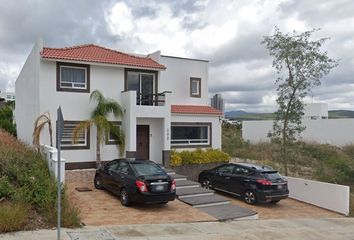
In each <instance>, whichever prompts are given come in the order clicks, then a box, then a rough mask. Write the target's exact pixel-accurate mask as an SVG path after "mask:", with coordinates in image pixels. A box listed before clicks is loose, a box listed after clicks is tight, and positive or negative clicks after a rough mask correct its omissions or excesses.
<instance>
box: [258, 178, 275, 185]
mask: <svg viewBox="0 0 354 240" xmlns="http://www.w3.org/2000/svg"><path fill="white" fill-rule="evenodd" d="M257 182H258V183H260V184H262V185H272V182H270V181H268V180H265V179H258V180H257Z"/></svg>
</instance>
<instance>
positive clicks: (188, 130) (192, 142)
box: [171, 123, 211, 147]
mask: <svg viewBox="0 0 354 240" xmlns="http://www.w3.org/2000/svg"><path fill="white" fill-rule="evenodd" d="M171 125H172V126H171V145H173V147H200V146H206V147H209V146H211V123H172V124H171Z"/></svg>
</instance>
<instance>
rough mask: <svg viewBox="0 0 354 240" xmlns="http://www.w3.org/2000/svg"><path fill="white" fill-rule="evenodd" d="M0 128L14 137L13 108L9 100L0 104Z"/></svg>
mask: <svg viewBox="0 0 354 240" xmlns="http://www.w3.org/2000/svg"><path fill="white" fill-rule="evenodd" d="M0 128H2V129H4V130H5V131H7V132H9V133H11V134H12V135H13V136H15V137H16V125H15V124H14V118H13V108H12V106H11V105H10V104H9V102H7V103H5V104H4V105H2V106H0Z"/></svg>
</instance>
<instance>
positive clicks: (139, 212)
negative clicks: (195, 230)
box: [65, 170, 216, 226]
mask: <svg viewBox="0 0 354 240" xmlns="http://www.w3.org/2000/svg"><path fill="white" fill-rule="evenodd" d="M94 173H95V171H93V170H78V171H66V173H65V178H66V179H65V182H66V185H67V188H68V193H69V199H70V200H71V201H72V202H74V204H75V205H76V206H77V207H79V209H80V216H81V221H82V222H83V223H84V224H86V225H91V226H100V225H121V224H148V223H180V222H200V221H216V219H215V218H214V217H212V216H210V215H208V214H206V213H204V212H201V211H199V210H197V209H195V208H193V207H191V206H189V205H187V204H185V203H182V202H180V201H178V200H175V201H172V202H169V203H168V204H166V205H135V206H133V207H123V206H122V205H121V203H120V201H119V198H118V197H117V196H115V195H113V194H110V193H109V192H107V191H105V190H97V189H95V188H94V185H93V177H94ZM76 187H89V188H90V189H92V191H89V192H78V191H76V190H75V188H76Z"/></svg>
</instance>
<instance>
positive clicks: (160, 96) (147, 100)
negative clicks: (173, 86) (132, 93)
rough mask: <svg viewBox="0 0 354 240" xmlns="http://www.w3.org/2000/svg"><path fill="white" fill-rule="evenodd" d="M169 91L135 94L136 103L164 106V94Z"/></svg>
mask: <svg viewBox="0 0 354 240" xmlns="http://www.w3.org/2000/svg"><path fill="white" fill-rule="evenodd" d="M168 93H171V92H170V91H164V92H161V93H157V94H141V93H138V94H137V98H136V105H143V106H165V102H166V94H168Z"/></svg>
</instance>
